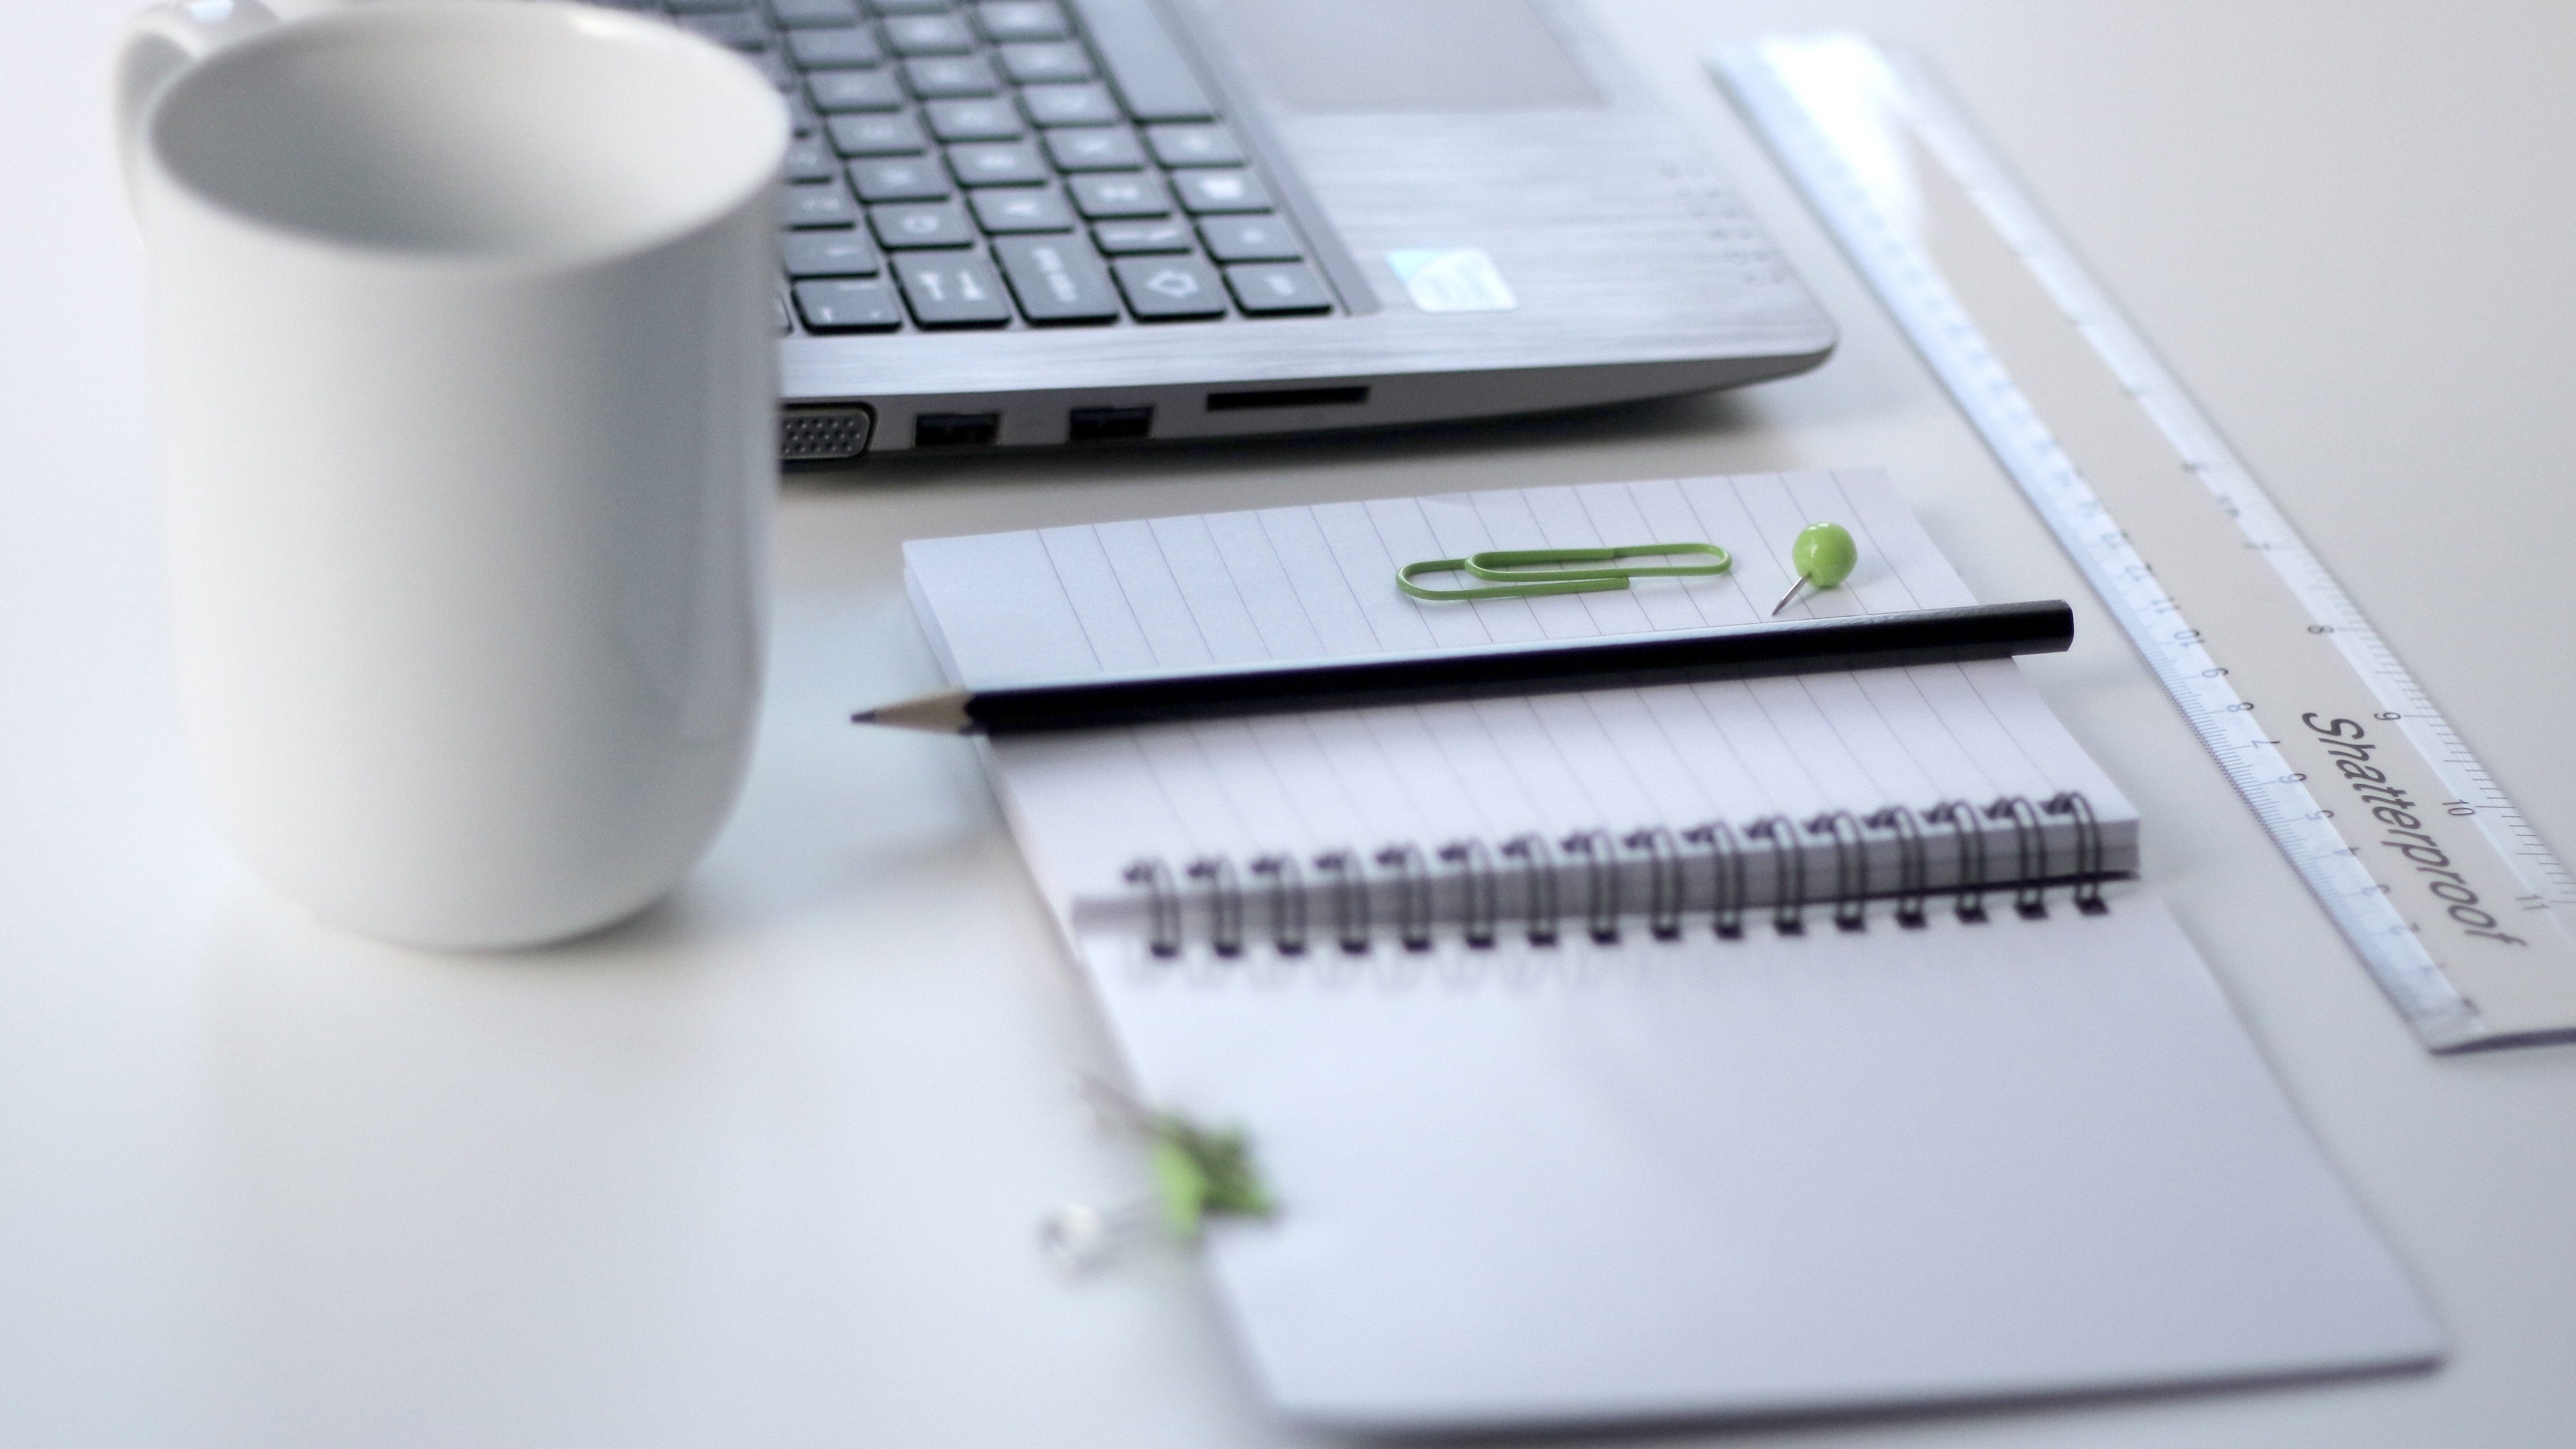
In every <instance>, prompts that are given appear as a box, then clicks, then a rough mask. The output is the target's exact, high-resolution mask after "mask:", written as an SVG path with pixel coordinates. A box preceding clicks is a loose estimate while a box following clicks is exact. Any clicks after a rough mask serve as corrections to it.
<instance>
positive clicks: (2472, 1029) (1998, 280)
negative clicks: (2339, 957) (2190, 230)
mask: <svg viewBox="0 0 2576 1449" xmlns="http://www.w3.org/2000/svg"><path fill="white" fill-rule="evenodd" d="M1710 68H1711V69H1712V70H1713V71H1715V72H1716V74H1717V75H1718V77H1719V79H1720V80H1722V81H1723V82H1725V84H1726V85H1727V86H1728V88H1729V89H1730V90H1732V91H1733V93H1734V95H1735V97H1736V101H1737V103H1738V105H1739V106H1740V107H1741V108H1742V109H1743V111H1744V112H1745V114H1746V116H1747V117H1748V118H1749V119H1750V120H1751V121H1752V123H1753V125H1754V127H1755V129H1756V130H1758V131H1759V132H1760V133H1761V134H1762V136H1763V137H1764V139H1765V140H1766V141H1767V142H1768V143H1769V145H1770V146H1771V148H1772V150H1773V151H1774V152H1775V154H1777V155H1778V156H1779V158H1780V160H1781V163H1782V164H1783V165H1784V166H1785V167H1786V168H1787V170H1788V171H1789V173H1790V175H1791V176H1792V177H1794V178H1795V179H1796V180H1797V182H1798V184H1799V185H1800V186H1801V187H1802V188H1803V189H1804V190H1805V192H1806V194H1807V197H1808V199H1809V201H1810V202H1812V203H1813V204H1814V206H1815V208H1816V210H1817V212H1818V213H1819V214H1820V215H1821V216H1822V218H1823V220H1824V222H1825V224H1826V225H1827V227H1828V228H1830V229H1831V230H1832V231H1833V232H1834V234H1835V236H1836V237H1837V238H1838V239H1839V240H1840V241H1841V243H1842V245H1843V247H1844V248H1845V250H1846V251H1848V252H1849V253H1850V255H1851V257H1852V260H1853V261H1854V263H1855V264H1857V266H1858V267H1859V269H1860V271H1861V272H1862V274H1863V275H1864V276H1865V277H1867V279H1868V281H1869V283H1870V285H1871V286H1872V287H1873V288H1874V289H1875V290H1876V291H1877V293H1878V295H1879V297H1880V299H1881V300H1882V301H1883V302H1885V303H1886V305H1887V307H1888V309H1889V311H1890V312H1892V313H1893V314H1894V315H1895V317H1896V319H1897V321H1898V323H1899V324H1900V325H1902V326H1903V327H1904V328H1905V330H1906V332H1907V333H1908V334H1909V335H1910V336H1911V337H1912V338H1913V340H1914V344H1915V346H1916V347H1917V348H1918V349H1920V350H1921V352H1922V354H1923V356H1924V358H1925V359H1926V360H1927V361H1928V362H1929V363H1930V364H1931V366H1932V368H1933V370H1934V372H1936V373H1937V374H1938V375H1939V376H1940V378H1941V380H1942V382H1943V384H1944V385H1945V386H1946V387H1947V388H1948V389H1949V391H1950V393H1951V395H1952V396H1953V397H1954V398H1955V399H1956V400H1957V401H1958V404H1959V406H1960V408H1961V409H1962V410H1963V411H1964V412H1965V413H1966V414H1967V416H1968V418H1969V420H1970V421H1971V422H1973V423H1974V424H1975V425H1976V427H1977V430H1978V431H1979V432H1980V433H1982V434H1983V435H1984V436H1985V440H1986V442H1987V444H1988V446H1990V447H1991V448H1993V450H1994V452H1995V455H1996V456H1997V457H1998V458H1999V459H2000V460H2001V461H2002V462H2003V465H2004V467H2005V469H2006V470H2007V471H2008V472H2010V473H2011V475H2012V476H2013V478H2014V480H2015V481H2016V482H2018V483H2019V484H2020V485H2021V488H2022V491H2023V492H2025V493H2027V494H2028V495H2029V497H2030V500H2031V502H2032V503H2033V504H2035V505H2036V506H2037V507H2038V509H2039V512H2040V514H2041V516H2042V517H2043V518H2045V519H2046V520H2047V522H2048V525H2049V527H2050V528H2051V529H2053V530H2054V531H2055V532H2056V534H2057V537H2058V539H2059V541H2060V542H2062V543H2063V544H2064V545H2065V546H2066V549H2067V551H2068V552H2069V553H2070V554H2072V555H2073V556H2074V558H2075V561H2076V563H2077V564H2078V565H2079V566H2080V567H2081V568H2082V569H2083V571H2084V573H2085V576H2086V577H2087V578H2088V579H2089V580H2090V581H2091V582H2092V584H2093V587H2094V588H2095V589H2096V590H2098V591H2099V592H2100V593H2101V596H2102V600H2103V602H2104V603H2105V604H2106V605H2108V606H2109V608H2110V611H2111V613H2112V615H2113V616H2114V617H2116V618H2117V619H2119V621H2120V623H2121V625H2122V626H2123V627H2124V628H2126V629H2127V630H2128V633H2129V636H2130V638H2131V639H2133V640H2134V641H2136V643H2137V646H2138V649H2139V650H2140V652H2142V653H2143V654H2144V655H2145V656H2146V659H2147V662H2148V663H2149V664H2150V665H2151V666H2152V667H2153V668H2154V669H2155V671H2156V674H2157V677H2158V678H2159V679H2161V680H2162V681H2163V683H2164V686H2165V689H2166V690H2167V691H2168V692H2169V693H2171V694H2172V696H2173V698H2174V702H2175V703H2177V704H2179V705H2180V706H2181V707H2182V711H2183V713H2184V715H2185V716H2186V717H2188V718H2189V720H2190V722H2191V724H2192V727H2193V728H2194V729H2196V730H2198V731H2199V733H2200V737H2201V739H2202V740H2203V742H2205V743H2206V744H2207V745H2208V746H2209V750H2210V753H2211V754H2212V755H2214V756H2215V757H2216V758H2217V760H2218V763H2219V765H2220V767H2221V768H2222V769H2224V770H2225V771H2226V772H2227V775H2228V777H2229V778H2230V779H2232V780H2233V781H2234V782H2235V784H2236V787H2237V789H2238V790H2239V791H2241V792H2242V793H2243V794H2244V796H2245V800H2246V803H2247V804H2249V805H2251V806H2252V807H2253V809H2254V813H2255V815H2256V816H2257V817H2258V818H2259V819H2260V820H2261V822H2262V824H2263V827H2264V829H2265V830H2267V831H2269V832H2270V834H2271V836H2272V839H2273V840H2274V842H2275V843H2277V844H2278V845H2279V846H2280V848H2281V851H2282V853H2283V854H2284V855H2286V856H2287V857H2288V858H2289V861H2290V864H2291V865H2292V866H2293V867H2295V868H2296V869H2297V870H2298V872H2299V874H2300V875H2301V876H2302V877H2304V878H2305V879H2306V881H2307V883H2308V885H2309V886H2310V887H2311V888H2312V889H2313V890H2315V892H2316V894H2317V898H2318V900H2320V901H2322V902H2323V903H2324V905H2325V908H2326V910H2327V912H2328V913H2329V914H2331V915H2332V916H2333V918H2334V920H2335V922H2336V924H2337V925H2339V926H2341V927H2342V929H2343V932H2344V934H2345V936H2346V937H2348V938H2349V939H2350V940H2351V942H2352V945H2353V948H2354V949H2355V950H2356V951H2358V952H2359V953H2360V954H2361V957H2362V959H2363V960H2364V961H2365V962H2366V963H2367V964H2368V965H2369V967H2370V970H2371V972H2372V973H2373V974H2374V975H2375V976H2377V978H2378V979H2379V983H2380V985H2381V986H2382V987H2383V988H2384V989H2385V990H2386V991H2387V993H2388V995H2389V998H2390V999H2391V1000H2392V1001H2394V1002H2395V1003H2396V1004H2397V1008H2398V1010H2400V1011H2401V1012H2403V1013H2405V1016H2406V1019H2407V1020H2408V1021H2409V1022H2410V1023H2412V1024H2413V1026H2414V1028H2415V1031H2416V1033H2417V1034H2418V1035H2419V1036H2420V1037H2421V1038H2422V1040H2423V1042H2424V1044H2425V1045H2426V1046H2428V1047H2430V1048H2432V1049H2433V1050H2436V1051H2456V1050H2460V1049H2463V1048H2470V1047H2482V1046H2500V1045H2507V1044H2512V1043H2517V1042H2530V1041H2538V1040H2545V1039H2561V1040H2563V1039H2566V1038H2567V1037H2569V1036H2570V1035H2576V937H2571V935H2570V931H2569V923H2570V921H2571V919H2572V918H2576V880H2572V879H2571V878H2570V877H2569V875H2568V873H2567V869H2566V867H2565V866H2564V865H2563V864H2561V863H2560V861H2559V860H2558V858H2557V857H2556V856H2554V855H2552V854H2551V853H2550V851H2549V849H2548V847H2547V846H2546V845H2545V844H2544V843H2543V842H2542V841H2541V839H2540V837H2539V835H2538V833H2537V832H2535V831H2534V830H2533V829H2532V828H2531V826H2530V825H2529V823H2528V822H2526V821H2525V820H2524V819H2523V817H2522V815H2521V814H2520V812H2518V811H2517V810H2515V808H2514V806H2513V802H2512V801H2511V800H2509V799H2508V798H2506V796H2505V794H2504V792H2503V790H2502V789H2501V788H2499V787H2498V786H2497V784H2496V782H2495V781H2494V780H2493V779H2492V778H2491V777H2490V776H2489V775H2488V773H2487V771H2486V770H2485V769H2484V768H2483V767H2482V766H2481V765H2480V764H2479V763H2478V761H2477V759H2476V757H2475V756H2473V755H2472V754H2470V753H2469V750H2468V748H2467V747H2466V746H2465V745H2464V744H2462V743H2461V740H2460V737H2459V736H2458V734H2457V733H2456V732H2454V731H2453V730H2452V728H2451V726H2450V724H2449V723H2448V722H2447V721H2445V720H2444V719H2443V718H2442V715H2441V712H2440V711H2439V710H2437V709H2436V708H2434V706H2433V702H2432V701H2431V700H2430V699H2428V698H2427V697H2426V696H2425V694H2424V691H2423V690H2422V688H2421V687H2419V686H2418V685H2417V684H2416V682H2415V680H2414V678H2413V676H2411V675H2409V674H2408V673H2407V672H2406V669H2405V666H2403V665H2402V664H2400V663H2399V662H2398V661H2397V657H2396V656H2395V655H2394V654H2393V653H2391V652H2390V651H2389V648H2388V646H2387V644H2386V643H2385V642H2384V641H2382V640H2381V638H2380V637H2379V634H2378V632H2377V631H2376V630H2374V629H2372V628H2371V626H2370V623H2369V621H2368V620H2366V619H2364V618H2363V617H2362V616H2361V611H2360V610H2359V609H2358V608H2356V607H2355V606H2354V604H2353V601H2352V600H2351V598H2350V597H2349V596H2347V595H2346V594H2345V593H2344V591H2343V589H2342V587H2341V586H2340V585H2338V584H2337V583H2336V582H2335V580H2334V577H2333V575H2331V574H2330V573H2328V572H2327V571H2326V567H2325V565H2324V564H2323V563H2322V562H2321V561H2319V559H2318V558H2317V556H2316V555H2315V554H2314V553H2312V552H2310V551H2309V549H2308V547H2307V545H2306V544H2305V543H2303V542H2301V541H2300V539H2299V537H2298V535H2297V533H2295V532H2294V531H2293V530H2292V529H2291V527H2290V525H2289V522H2288V520H2287V519H2285V518H2284V517H2283V516H2282V515H2281V512H2280V510H2279V509H2278V508H2277V507H2275V506H2274V504H2273V503H2272V500H2271V499H2270V498H2269V497H2268V496H2267V495H2266V494H2265V493H2264V491H2263V488H2262V486H2261V485H2260V484H2259V483H2257V482H2256V481H2255V479H2254V477H2253V475H2252V474H2251V473H2250V472H2248V471H2247V469H2246V467H2245V465H2244V463H2243V462H2242V461H2241V460H2239V459H2238V458H2237V456H2236V454H2235V453H2234V452H2233V451H2232V450H2231V449H2230V448H2229V447H2228V445H2227V443H2226V440H2225V439H2224V438H2222V437H2221V436H2220V434H2219V431H2218V429H2217V427H2216V426H2215V425H2214V424H2212V423H2211V422H2210V420H2209V418H2208V417H2207V415H2205V414H2204V413H2202V412H2201V410H2200V408H2199V407H2198V405H2197V404H2195V403H2194V402H2193V401H2192V400H2191V397H2190V396H2189V394H2187V393H2186V392H2184V390H2183V388H2182V385H2181V384H2180V383H2179V382H2178V381H2177V380H2176V379H2175V378H2174V376H2173V374H2172V373H2170V372H2169V371H2167V370H2166V368H2165V366H2164V364H2163V363H2162V362H2160V361H2158V360H2157V358H2156V355H2155V353H2154V351H2153V350H2152V349H2151V348H2149V347H2148V346H2147V344H2146V341H2145V339H2144V338H2143V337H2141V336H2140V335H2139V333H2138V331H2137V329H2136V328H2135V327H2134V326H2132V325H2131V324H2130V323H2129V322H2128V321H2127V319H2126V318H2125V317H2124V316H2123V315H2122V314H2121V312H2120V310H2119V308H2118V307H2117V305H2116V304H2114V303H2113V302H2112V300H2111V298H2110V295H2109V293H2107V292H2106V291H2104V290H2103V288H2102V286H2101V285H2100V284H2099V283H2098V282H2096V281H2094V280H2093V278H2092V276H2091V275H2090V274H2089V273H2087V272H2086V271H2085V269H2084V267H2083V265H2082V264H2081V263H2080V262H2078V261H2077V260H2076V257H2075V254H2074V252H2073V251H2072V249H2070V248H2069V247H2068V246H2067V245H2066V243H2065V242H2064V240H2063V239H2062V238H2060V237H2059V236H2058V234H2057V233H2056V231H2055V230H2054V229H2053V228H2052V227H2051V226H2050V225H2049V224H2048V222H2047V221H2046V219H2045V218H2044V217H2043V216H2042V215H2041V213H2040V211H2039V209H2038V208H2037V207H2036V206H2034V205H2033V204H2032V203H2031V202H2030V200H2029V199H2028V198H2027V197H2026V196H2025V195H2024V193H2023V192H2022V189H2021V187H2020V185H2019V183H2018V182H2016V181H2015V180H2014V179H2013V177H2012V176H2011V174H2010V173H2009V172H2008V171H2007V170H2006V169H2005V168H2004V166H2003V165H2002V163H2001V162H2000V161H1998V160H1997V158H1996V156H1995V154H1994V152H1993V151H1992V150H1991V149H1990V148H1988V147H1987V146H1986V144H1985V143H1984V142H1983V141H1982V140H1981V139H1980V138H1979V137H1978V135H1977V133H1976V131H1975V130H1974V128H1973V127H1971V126H1970V125H1969V124H1968V123H1967V121H1966V120H1965V119H1964V117H1963V116H1962V115H1961V114H1960V113H1959V111H1958V110H1957V109H1956V108H1955V107H1954V106H1952V105H1951V104H1950V103H1949V101H1948V100H1947V99H1946V98H1945V97H1944V96H1943V95H1942V93H1941V90H1940V88H1939V87H1938V86H1937V85H1936V84H1934V82H1933V81H1932V79H1931V77H1930V75H1929V74H1928V73H1927V72H1925V71H1924V70H1923V69H1922V68H1921V67H1920V66H1919V65H1917V64H1915V63H1914V62H1913V61H1911V60H1910V59H1909V58H1907V57H1906V56H1904V55H1902V54H1900V53H1896V52H1892V51H1888V50H1883V49H1881V48H1880V47H1878V46H1877V45H1875V44H1873V43H1872V42H1870V41H1869V40H1867V39H1864V38H1861V37H1858V36H1850V35H1824V36H1804V37H1794V38H1776V39H1770V40H1764V41H1761V42H1757V43H1754V44H1751V45H1747V46H1743V47H1740V48H1737V49H1733V50H1729V51H1727V52H1725V53H1724V54H1723V55H1720V56H1717V57H1715V58H1713V59H1712V60H1711V61H1710ZM2070 324H2071V325H2070Z"/></svg>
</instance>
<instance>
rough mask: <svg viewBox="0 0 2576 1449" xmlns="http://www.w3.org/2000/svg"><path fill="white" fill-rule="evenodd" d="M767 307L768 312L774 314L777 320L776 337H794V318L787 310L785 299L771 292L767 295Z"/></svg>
mask: <svg viewBox="0 0 2576 1449" xmlns="http://www.w3.org/2000/svg"><path fill="white" fill-rule="evenodd" d="M769 306H770V310H771V311H772V312H773V313H775V314H776V315H777V318H778V335H779V336H781V337H793V336H795V335H796V316H795V314H794V313H792V312H789V311H788V310H787V299H786V298H785V297H783V296H781V295H779V294H778V293H776V292H772V293H770V294H769Z"/></svg>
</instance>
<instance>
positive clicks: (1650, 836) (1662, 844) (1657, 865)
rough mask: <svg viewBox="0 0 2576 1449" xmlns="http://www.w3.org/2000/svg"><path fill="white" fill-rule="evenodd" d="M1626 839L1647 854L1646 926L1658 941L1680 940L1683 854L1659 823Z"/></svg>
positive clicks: (1667, 831) (1631, 846)
mask: <svg viewBox="0 0 2576 1449" xmlns="http://www.w3.org/2000/svg"><path fill="white" fill-rule="evenodd" d="M1626 843H1627V846H1628V848H1629V849H1630V850H1636V851H1643V852H1644V853H1645V856H1646V929H1647V930H1648V931H1649V932H1652V933H1653V935H1654V937H1655V939H1656V940H1658V941H1678V940H1680V939H1681V936H1682V885H1683V881H1682V858H1681V852H1680V851H1679V850H1677V849H1676V848H1675V847H1674V845H1673V833H1672V832H1671V831H1669V830H1666V829H1664V828H1663V827H1662V826H1660V825H1659V826H1656V827H1655V828H1654V829H1652V830H1639V831H1634V832H1631V833H1630V834H1629V836H1628V839H1627V842H1626Z"/></svg>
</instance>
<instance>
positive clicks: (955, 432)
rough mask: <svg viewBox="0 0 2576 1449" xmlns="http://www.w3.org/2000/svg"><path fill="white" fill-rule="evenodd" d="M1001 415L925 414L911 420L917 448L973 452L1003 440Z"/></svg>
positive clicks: (913, 439)
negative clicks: (970, 449)
mask: <svg viewBox="0 0 2576 1449" xmlns="http://www.w3.org/2000/svg"><path fill="white" fill-rule="evenodd" d="M1001 432H1002V415H1001V414H1000V413H923V414H922V415H921V416H919V417H917V418H914V419H913V420H912V445H913V446H914V447H916V448H972V447H977V446H979V445H982V444H985V443H990V442H992V441H993V439H995V438H997V437H999V436H1001Z"/></svg>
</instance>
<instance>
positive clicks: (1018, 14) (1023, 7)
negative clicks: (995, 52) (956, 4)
mask: <svg viewBox="0 0 2576 1449" xmlns="http://www.w3.org/2000/svg"><path fill="white" fill-rule="evenodd" d="M975 24H976V27H977V28H978V29H980V30H982V31H983V32H984V38H985V39H987V40H991V41H995V42H1000V41H1005V40H1064V39H1067V38H1069V37H1070V36H1071V35H1072V34H1073V29H1072V27H1071V26H1069V25H1067V24H1066V23H1065V19H1064V11H1063V10H1062V9H1061V8H1059V7H1058V6H1057V5H1056V4H1055V3H1054V0H1002V3H997V4H991V5H978V6H976V7H975Z"/></svg>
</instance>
